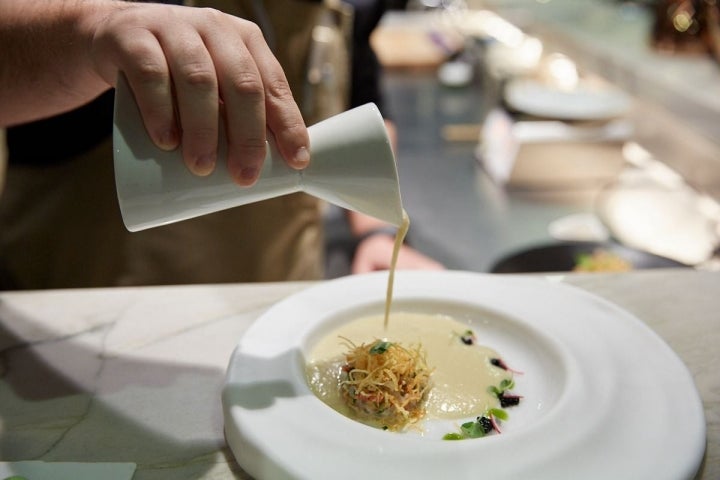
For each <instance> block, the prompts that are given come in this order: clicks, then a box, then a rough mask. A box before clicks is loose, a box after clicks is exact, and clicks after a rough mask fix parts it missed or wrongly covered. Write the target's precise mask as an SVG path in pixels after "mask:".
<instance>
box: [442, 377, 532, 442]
mask: <svg viewBox="0 0 720 480" xmlns="http://www.w3.org/2000/svg"><path fill="white" fill-rule="evenodd" d="M514 387H515V381H514V380H512V379H507V378H506V379H503V380H502V381H501V382H500V385H498V386H495V385H491V386H490V387H488V392H489V393H492V394H493V395H495V396H496V397H497V398H498V400H499V401H500V406H501V407H502V408H489V409H488V410H487V411H486V412H485V413H484V414H483V415H481V416H478V417H477V418H476V419H475V420H474V421H470V422H465V423H463V424H462V425H460V432H459V433H458V432H451V433H446V434H445V435H444V436H443V440H465V439H468V438H481V437H484V436H486V435H488V434H490V433H492V432H493V431H495V432H496V433H502V432H501V431H500V423H499V422H500V421H506V420H507V419H508V418H509V415H508V413H507V412H506V411H505V410H503V408H506V407H513V406H515V405H518V404H519V403H520V399H521V398H522V397H521V396H519V395H515V394H512V393H510V392H509V390H511V389H512V388H514Z"/></svg>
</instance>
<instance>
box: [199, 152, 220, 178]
mask: <svg viewBox="0 0 720 480" xmlns="http://www.w3.org/2000/svg"><path fill="white" fill-rule="evenodd" d="M214 167H215V156H214V155H201V156H199V157H197V158H196V159H195V173H197V174H199V175H207V174H209V173H210V172H212V171H213V168H214Z"/></svg>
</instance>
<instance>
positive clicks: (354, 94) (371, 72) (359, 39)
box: [345, 0, 387, 114]
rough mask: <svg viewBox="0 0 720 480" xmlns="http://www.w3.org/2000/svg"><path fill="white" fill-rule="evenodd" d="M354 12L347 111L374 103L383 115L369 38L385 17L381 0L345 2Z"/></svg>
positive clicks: (378, 68)
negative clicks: (350, 108) (348, 108)
mask: <svg viewBox="0 0 720 480" xmlns="http://www.w3.org/2000/svg"><path fill="white" fill-rule="evenodd" d="M345 1H346V2H347V3H348V4H350V5H352V7H353V9H354V11H355V17H354V23H353V45H352V48H353V51H352V65H351V72H350V76H351V80H350V81H351V84H350V107H357V106H359V105H363V104H365V103H368V102H374V103H375V104H376V105H377V106H378V108H379V109H380V111H381V112H383V114H386V113H387V112H386V111H385V105H384V102H383V97H382V92H381V89H380V74H381V70H382V69H381V66H380V62H379V61H378V58H377V55H375V52H374V51H373V49H372V46H371V45H370V35H371V34H372V32H373V30H374V29H375V27H377V25H378V23H380V19H381V18H382V16H383V14H384V13H385V9H386V5H385V1H384V0H345Z"/></svg>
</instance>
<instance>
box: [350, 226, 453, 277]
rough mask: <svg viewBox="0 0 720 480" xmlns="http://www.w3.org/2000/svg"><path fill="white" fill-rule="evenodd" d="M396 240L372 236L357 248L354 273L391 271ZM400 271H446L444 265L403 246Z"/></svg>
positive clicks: (399, 261) (399, 265) (401, 248)
mask: <svg viewBox="0 0 720 480" xmlns="http://www.w3.org/2000/svg"><path fill="white" fill-rule="evenodd" d="M394 245H395V241H394V238H393V237H391V236H389V235H383V234H378V235H372V236H370V237H367V238H365V239H364V240H363V241H362V242H360V244H359V245H358V246H357V249H356V250H355V257H354V258H353V262H352V273H353V274H356V273H367V272H373V271H377V270H389V269H390V260H391V257H392V252H393V247H394ZM396 268H397V269H398V270H444V268H445V267H443V265H442V264H440V263H438V262H437V261H435V260H433V259H431V258H429V257H427V256H425V255H423V254H422V253H420V252H418V251H417V250H415V249H414V248H412V247H409V246H407V245H403V246H402V247H400V253H399V255H398V261H397V267H396Z"/></svg>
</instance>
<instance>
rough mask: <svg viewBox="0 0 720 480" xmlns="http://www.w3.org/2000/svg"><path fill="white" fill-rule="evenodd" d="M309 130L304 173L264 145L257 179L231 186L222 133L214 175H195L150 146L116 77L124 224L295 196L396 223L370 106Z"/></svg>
mask: <svg viewBox="0 0 720 480" xmlns="http://www.w3.org/2000/svg"><path fill="white" fill-rule="evenodd" d="M221 130H222V129H221ZM308 131H309V135H310V150H311V161H310V166H309V167H307V168H305V169H304V170H300V171H298V170H294V169H292V168H290V167H288V166H287V165H286V164H285V161H284V160H283V159H282V157H281V156H280V154H279V153H278V152H277V150H276V148H275V146H274V145H273V144H272V143H270V144H269V148H268V154H267V156H266V158H265V163H264V165H263V169H262V171H261V172H260V177H259V179H258V181H257V182H256V183H255V185H253V186H251V187H241V186H238V185H237V184H235V183H234V182H233V181H232V179H231V178H230V175H229V174H228V171H227V165H226V156H225V148H224V145H225V141H224V133H223V132H222V131H221V134H220V146H221V147H220V149H219V152H218V161H217V166H216V168H215V171H214V172H213V173H212V174H211V175H209V176H206V177H198V176H195V175H193V174H192V173H191V172H190V171H189V170H188V169H187V167H186V166H185V164H184V163H183V161H182V158H181V152H180V149H176V150H174V151H171V152H168V151H164V150H161V149H159V148H158V147H156V146H155V144H154V143H153V142H152V140H151V139H150V136H149V135H148V134H147V132H146V131H145V127H144V124H143V121H142V118H141V116H140V111H139V109H138V107H137V104H136V103H135V98H134V96H133V94H132V91H131V90H130V88H129V85H128V84H127V81H126V80H125V78H124V77H123V76H122V75H121V76H120V78H119V79H118V85H117V89H116V92H115V123H114V129H113V151H114V161H115V183H116V187H117V195H118V200H119V203H120V210H121V212H122V217H123V221H124V223H125V226H126V227H127V229H128V230H130V231H133V232H134V231H139V230H144V229H147V228H152V227H157V226H160V225H165V224H168V223H173V222H177V221H180V220H186V219H189V218H193V217H197V216H200V215H205V214H208V213H212V212H216V211H219V210H225V209H228V208H232V207H236V206H238V205H244V204H247V203H252V202H257V201H260V200H265V199H268V198H272V197H277V196H280V195H286V194H288V193H293V192H299V191H303V192H306V193H309V194H311V195H314V196H316V197H319V198H321V199H323V200H326V201H328V202H330V203H333V204H335V205H338V206H340V207H343V208H347V209H350V210H354V211H357V212H361V213H365V214H367V215H370V216H373V217H376V218H379V219H381V220H384V221H386V222H389V223H391V224H393V225H400V224H401V223H402V202H401V199H400V187H399V184H398V175H397V166H396V164H395V157H394V155H393V152H392V148H391V145H390V141H389V139H388V136H387V131H386V130H385V124H384V121H383V119H382V116H381V115H380V112H379V111H378V109H377V107H376V106H375V105H373V104H366V105H363V106H361V107H357V108H355V109H352V110H349V111H347V112H344V113H341V114H339V115H337V116H334V117H332V118H329V119H327V120H325V121H322V122H320V123H317V124H315V125H313V126H311V127H309V129H308Z"/></svg>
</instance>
